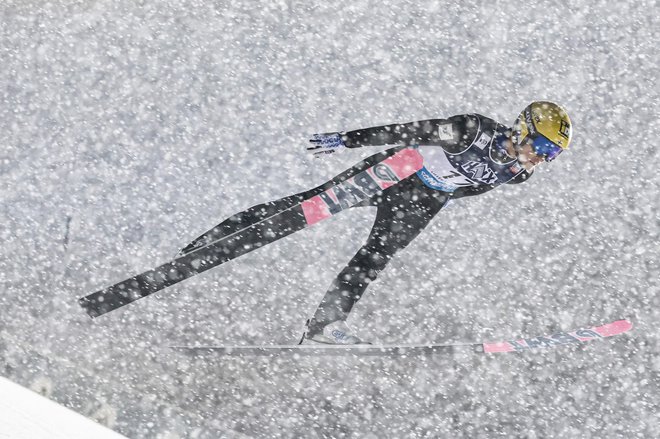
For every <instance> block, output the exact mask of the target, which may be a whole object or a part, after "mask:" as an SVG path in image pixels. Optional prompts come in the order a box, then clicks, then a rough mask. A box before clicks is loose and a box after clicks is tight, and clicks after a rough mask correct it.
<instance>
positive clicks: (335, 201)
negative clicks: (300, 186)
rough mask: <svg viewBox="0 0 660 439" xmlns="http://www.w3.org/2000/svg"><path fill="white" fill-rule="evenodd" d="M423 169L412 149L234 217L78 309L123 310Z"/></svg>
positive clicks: (92, 313) (97, 311) (361, 165)
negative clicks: (170, 256) (178, 254)
mask: <svg viewBox="0 0 660 439" xmlns="http://www.w3.org/2000/svg"><path fill="white" fill-rule="evenodd" d="M421 167H422V158H421V155H420V154H419V153H418V152H417V151H416V150H415V149H413V148H407V147H397V148H392V149H389V150H387V151H383V152H381V153H379V154H376V155H373V156H371V157H369V158H368V159H366V160H364V161H362V162H360V163H359V164H358V165H356V166H354V167H352V168H350V169H349V170H347V171H346V172H344V173H342V174H340V175H338V176H337V177H335V178H334V179H332V180H330V181H329V182H327V183H326V184H324V185H321V186H319V187H317V188H314V189H312V190H310V191H307V192H304V193H302V194H298V195H293V196H291V197H287V198H284V199H282V200H279V201H278V202H274V203H265V204H264V205H259V206H255V207H253V208H251V209H248V210H247V211H245V212H243V213H241V214H237V215H234V216H233V217H232V218H233V220H232V218H230V219H229V220H227V221H225V222H223V223H220V224H219V225H218V226H217V227H215V228H214V229H212V230H210V231H209V232H207V233H206V234H204V235H202V236H201V237H200V238H198V239H197V240H195V241H194V242H193V244H191V245H189V246H187V247H186V248H185V249H184V250H183V251H182V253H181V255H180V256H178V257H176V258H175V259H174V260H172V261H170V262H167V263H165V264H163V265H161V266H159V267H156V268H154V269H153V270H149V271H146V272H144V273H142V274H139V275H136V276H133V277H131V278H129V279H126V280H124V281H122V282H119V283H116V284H114V285H112V286H110V287H108V288H105V289H103V290H99V291H96V292H95V293H92V294H90V295H88V296H86V297H83V298H81V299H79V304H80V306H82V307H83V308H84V309H85V310H86V312H87V313H88V314H89V315H90V316H91V317H98V316H100V315H102V314H105V313H108V312H110V311H113V310H116V309H118V308H121V307H122V306H124V305H127V304H129V303H132V302H134V301H136V300H138V299H141V298H143V297H146V296H148V295H151V294H153V293H155V292H157V291H160V290H162V289H163V288H167V287H169V286H171V285H174V284H176V283H178V282H181V281H183V280H185V279H188V278H190V277H192V276H194V275H196V274H199V273H202V272H204V271H206V270H208V269H210V268H213V267H216V266H218V265H221V264H223V263H225V262H227V261H230V260H232V259H235V258H237V257H239V256H242V255H244V254H246V253H249V252H251V251H252V250H255V249H257V248H260V247H263V246H264V245H267V244H270V243H272V242H275V241H277V240H279V239H281V238H284V237H285V236H288V235H290V234H292V233H295V232H297V231H299V230H302V229H304V228H306V227H309V226H311V225H314V224H316V223H317V222H319V221H321V220H323V219H325V218H328V217H330V216H332V215H335V214H337V213H339V212H341V211H343V210H345V209H348V208H350V207H352V206H355V205H357V204H359V203H360V202H362V201H364V200H365V199H368V198H370V197H371V196H373V195H375V194H376V193H378V191H382V190H384V189H387V188H388V187H390V186H392V185H393V184H396V183H397V182H398V181H400V180H403V179H405V178H407V177H409V176H411V175H412V174H414V173H415V172H417V171H418V170H419V169H421ZM244 219H245V220H244ZM230 220H231V221H230Z"/></svg>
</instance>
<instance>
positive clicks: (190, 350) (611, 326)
mask: <svg viewBox="0 0 660 439" xmlns="http://www.w3.org/2000/svg"><path fill="white" fill-rule="evenodd" d="M630 329H632V323H631V322H630V321H629V320H625V319H624V320H617V321H615V322H612V323H607V324H604V325H600V326H594V327H589V328H582V329H577V330H575V331H569V332H563V331H560V332H555V333H553V334H551V335H546V336H540V337H532V338H520V339H515V340H510V341H502V342H495V343H492V342H486V343H476V342H469V343H440V344H386V345H373V344H372V345H368V344H365V345H334V344H328V345H321V344H302V345H252V346H250V345H244V346H241V345H236V346H171V348H172V349H174V350H176V351H179V352H182V353H184V354H187V355H193V356H204V355H221V356H236V357H250V356H276V355H293V356H319V355H328V356H345V355H349V356H350V355H359V356H409V355H433V354H451V353H457V352H476V353H486V354H495V353H502V352H524V351H530V350H537V349H543V348H551V347H555V346H562V345H571V344H584V343H587V342H590V341H593V340H599V339H603V338H606V337H612V336H615V335H619V334H623V333H625V332H628V331H629V330H630Z"/></svg>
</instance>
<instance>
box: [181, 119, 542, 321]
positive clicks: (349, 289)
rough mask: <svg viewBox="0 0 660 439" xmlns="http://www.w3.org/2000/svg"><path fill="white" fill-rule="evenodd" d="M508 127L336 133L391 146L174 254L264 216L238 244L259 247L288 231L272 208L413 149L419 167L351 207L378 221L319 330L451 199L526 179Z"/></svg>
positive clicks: (340, 279) (331, 293)
mask: <svg viewBox="0 0 660 439" xmlns="http://www.w3.org/2000/svg"><path fill="white" fill-rule="evenodd" d="M510 132H511V131H510V128H508V127H506V126H504V125H502V124H499V123H497V122H495V121H494V120H492V119H489V118H487V117H484V116H481V115H478V114H466V115H458V116H453V117H450V118H448V119H432V120H423V121H418V122H410V123H406V124H394V125H386V126H378V127H373V128H367V129H361V130H356V131H349V132H346V133H342V139H343V141H344V143H345V144H346V146H347V147H348V148H359V147H364V146H380V145H392V148H390V149H388V150H386V151H383V152H381V153H378V154H375V155H373V156H371V157H369V158H367V159H365V160H363V161H362V162H360V163H358V164H357V165H355V166H354V167H352V168H350V169H348V170H346V171H345V172H344V173H342V174H340V175H338V176H337V177H335V178H334V179H332V180H330V181H329V182H327V183H325V184H324V185H321V186H319V187H317V188H314V189H311V190H309V191H306V192H302V193H299V194H296V195H292V196H288V197H285V198H282V199H279V200H275V201H271V202H267V203H263V204H260V205H257V206H254V207H251V208H249V209H247V210H245V211H243V212H240V213H237V214H235V215H233V216H232V217H230V218H228V219H227V220H225V221H223V222H222V223H220V224H219V225H217V226H216V227H214V228H213V229H211V230H209V231H208V232H206V233H205V234H203V235H201V236H200V237H198V238H197V239H195V240H194V241H193V242H192V243H191V244H190V245H188V246H187V247H185V248H184V249H183V250H182V251H181V253H180V255H183V254H186V253H188V252H192V251H194V250H195V249H196V248H200V247H203V246H205V245H207V244H209V243H212V242H214V241H217V240H220V239H222V238H223V237H226V236H230V235H231V234H232V233H235V232H236V231H240V230H241V229H244V228H245V227H248V226H250V225H252V224H256V223H260V222H264V221H265V222H266V223H267V224H268V229H267V233H264V234H262V235H264V236H262V235H256V236H253V237H251V238H250V242H244V243H243V245H248V246H254V247H260V246H262V245H265V244H267V243H268V242H271V241H272V240H274V239H273V238H272V236H277V235H278V234H282V235H286V234H287V231H289V230H290V228H291V227H292V224H290V221H291V219H288V217H286V216H282V215H277V213H278V212H281V211H283V210H285V209H289V208H291V207H292V206H295V205H297V204H299V203H301V202H303V200H308V199H310V198H311V197H313V196H315V195H317V194H321V195H322V192H323V190H325V189H326V188H328V187H331V186H332V185H333V184H336V182H341V181H345V180H346V179H347V178H349V177H350V176H354V175H356V174H358V172H360V171H361V170H363V169H367V168H369V167H370V166H373V165H374V164H376V163H378V162H379V161H380V160H382V157H383V155H393V154H395V153H396V152H397V151H400V150H401V149H402V148H411V147H412V148H416V150H417V151H418V152H419V153H420V154H421V156H422V158H423V166H422V167H421V169H419V170H418V171H417V172H416V173H413V174H412V175H410V176H408V177H407V178H405V179H403V180H401V181H397V182H396V183H395V184H392V185H391V186H389V187H387V188H386V189H384V190H378V191H375V193H374V194H373V195H371V196H369V197H368V198H366V199H362V200H361V201H360V202H358V203H355V204H352V205H350V206H349V207H350V208H352V207H365V206H373V207H376V209H377V211H376V219H375V222H374V225H373V227H372V229H371V232H370V233H369V236H368V238H367V241H366V243H365V244H364V245H363V246H362V247H361V248H360V249H359V250H358V252H357V253H356V254H355V256H354V257H353V258H352V259H351V260H350V261H349V263H348V265H346V267H344V269H342V270H341V272H340V273H339V274H338V275H337V277H336V278H335V280H334V281H333V283H332V285H331V286H330V288H329V289H328V291H327V292H326V293H325V296H324V297H323V299H322V300H321V303H320V305H319V307H318V308H317V310H316V312H315V313H314V316H313V318H312V319H311V321H310V328H309V330H310V332H314V331H318V330H320V329H322V328H323V326H325V325H327V324H328V323H331V322H334V321H337V320H345V319H346V318H347V317H348V315H349V313H350V311H351V309H352V308H353V306H354V305H355V303H356V302H357V301H358V300H359V299H360V298H361V297H362V296H363V294H364V292H365V290H366V288H367V286H368V285H369V284H370V283H371V282H373V281H374V280H375V279H376V277H377V276H378V273H380V272H381V271H382V270H383V269H384V268H385V267H386V266H387V263H388V262H389V261H390V260H391V259H392V257H393V256H394V255H395V254H396V252H398V251H399V250H401V249H403V248H405V247H406V246H407V245H408V244H410V242H412V240H413V239H414V238H415V237H417V236H418V235H419V234H420V232H421V231H422V230H423V229H424V228H425V227H426V226H427V225H428V224H429V222H430V221H431V219H432V218H433V217H434V216H435V215H436V214H437V213H438V212H439V211H440V210H441V209H442V208H443V207H444V206H445V205H446V204H447V202H448V201H449V200H450V199H457V198H463V197H467V196H474V195H478V194H482V193H484V192H487V191H489V190H492V189H494V188H495V187H497V186H499V185H501V184H505V183H520V182H523V181H525V180H527V178H529V176H530V175H531V173H529V172H527V171H525V170H524V168H523V167H522V166H521V165H520V164H519V163H518V162H517V160H516V159H515V158H511V157H510V156H508V155H507V154H506V150H505V146H504V140H506V139H507V138H509V137H510ZM363 192H364V193H370V192H368V191H366V190H365V191H363ZM361 193H362V192H361ZM364 193H362V195H363V196H364ZM349 195H350V194H349ZM340 201H341V200H340ZM265 235H272V236H265ZM262 240H263V242H262Z"/></svg>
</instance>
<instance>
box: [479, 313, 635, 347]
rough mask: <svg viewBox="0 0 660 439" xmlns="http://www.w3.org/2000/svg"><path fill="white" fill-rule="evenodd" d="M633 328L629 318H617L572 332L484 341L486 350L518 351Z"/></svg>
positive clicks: (582, 340)
mask: <svg viewBox="0 0 660 439" xmlns="http://www.w3.org/2000/svg"><path fill="white" fill-rule="evenodd" d="M631 329H632V323H631V322H630V321H628V320H617V321H616V322H612V323H607V324H605V325H601V326H595V327H592V328H585V329H578V330H576V331H572V332H558V333H556V334H552V335H548V336H545V337H533V338H527V339H519V340H514V341H503V342H497V343H484V346H483V347H484V352H486V353H497V352H516V351H525V350H529V349H534V348H542V347H549V346H551V345H564V344H574V343H580V342H587V341H591V340H595V339H597V338H601V337H612V336H614V335H619V334H623V333H624V332H627V331H629V330H631Z"/></svg>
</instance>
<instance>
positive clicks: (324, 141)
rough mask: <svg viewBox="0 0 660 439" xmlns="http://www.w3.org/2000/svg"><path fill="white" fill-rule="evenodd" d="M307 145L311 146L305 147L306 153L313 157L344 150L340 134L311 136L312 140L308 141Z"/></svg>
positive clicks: (344, 145)
mask: <svg viewBox="0 0 660 439" xmlns="http://www.w3.org/2000/svg"><path fill="white" fill-rule="evenodd" d="M309 143H311V146H308V147H307V151H312V152H313V153H314V156H315V157H320V156H321V155H324V154H332V153H333V152H336V151H339V150H340V149H344V148H346V144H345V143H344V141H343V140H342V138H341V133H321V134H313V135H312V138H311V139H309Z"/></svg>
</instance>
